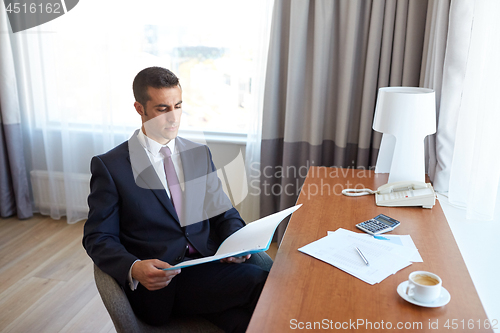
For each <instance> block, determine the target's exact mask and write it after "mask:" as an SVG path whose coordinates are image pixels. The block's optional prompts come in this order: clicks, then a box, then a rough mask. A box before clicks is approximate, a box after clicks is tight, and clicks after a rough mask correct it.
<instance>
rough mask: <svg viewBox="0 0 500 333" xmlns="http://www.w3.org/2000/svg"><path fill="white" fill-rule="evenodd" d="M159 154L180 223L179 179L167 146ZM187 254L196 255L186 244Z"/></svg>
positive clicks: (180, 196)
mask: <svg viewBox="0 0 500 333" xmlns="http://www.w3.org/2000/svg"><path fill="white" fill-rule="evenodd" d="M160 152H161V153H162V154H163V156H165V160H164V161H163V168H164V169H165V176H167V183H168V188H169V189H170V197H171V199H172V202H173V203H174V208H175V211H176V212H177V216H178V217H179V221H182V216H181V215H182V190H181V185H180V184H179V178H178V177H177V173H176V172H175V168H174V163H173V162H172V152H171V151H170V148H168V147H167V146H165V147H163V148H161V149H160ZM188 248H189V249H188V253H189V254H193V253H196V252H197V251H196V249H195V248H194V247H193V246H192V245H191V244H190V243H189V242H188Z"/></svg>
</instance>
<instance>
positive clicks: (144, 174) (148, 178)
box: [127, 130, 179, 222]
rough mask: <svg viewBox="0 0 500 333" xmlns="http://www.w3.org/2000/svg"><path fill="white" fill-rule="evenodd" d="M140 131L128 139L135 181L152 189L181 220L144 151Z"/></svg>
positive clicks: (145, 187)
mask: <svg viewBox="0 0 500 333" xmlns="http://www.w3.org/2000/svg"><path fill="white" fill-rule="evenodd" d="M138 131H139V130H137V131H136V132H135V133H134V134H133V135H132V136H131V137H130V139H129V140H128V147H129V156H127V159H128V160H129V162H130V164H131V166H132V171H133V173H134V179H135V183H136V184H137V186H139V187H141V188H144V189H149V190H151V191H152V192H153V193H154V195H155V196H156V197H157V198H158V200H159V201H160V202H161V204H162V205H163V206H164V207H165V208H166V209H167V211H168V212H169V213H170V214H171V215H172V217H174V218H175V219H176V220H177V222H179V217H178V216H177V212H176V211H175V208H174V206H173V204H172V201H171V200H170V198H169V197H168V195H167V192H166V191H165V188H164V187H163V184H162V182H161V181H160V178H158V175H157V174H156V171H155V169H154V168H153V166H152V165H151V162H150V160H149V157H148V155H147V154H146V152H145V151H144V147H142V145H141V144H140V142H139V140H138V139H137V132H138Z"/></svg>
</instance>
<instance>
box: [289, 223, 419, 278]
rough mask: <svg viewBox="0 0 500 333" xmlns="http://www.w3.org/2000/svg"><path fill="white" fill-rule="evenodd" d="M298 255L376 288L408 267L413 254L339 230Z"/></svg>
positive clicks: (412, 252)
mask: <svg viewBox="0 0 500 333" xmlns="http://www.w3.org/2000/svg"><path fill="white" fill-rule="evenodd" d="M356 247H358V248H359V249H360V250H361V252H362V253H363V255H364V256H365V257H366V259H367V260H368V262H369V265H368V266H367V265H366V264H365V263H364V261H363V260H362V258H361V257H360V256H359V254H358V253H357V251H356ZM299 251H301V252H303V253H306V254H308V255H311V256H313V257H315V258H317V259H320V260H322V261H324V262H327V263H329V264H331V265H333V266H335V267H337V268H339V269H341V270H343V271H345V272H347V273H349V274H351V275H353V276H355V277H357V278H359V279H361V280H363V281H365V282H367V283H369V284H375V283H378V282H380V281H382V280H384V279H385V278H387V277H388V276H390V275H392V274H394V273H396V272H397V271H399V270H400V269H402V268H404V267H407V266H409V265H411V262H410V261H409V260H408V259H409V258H410V257H411V256H412V255H413V254H414V251H415V250H414V249H410V248H405V247H402V246H400V245H396V244H392V243H390V242H380V241H378V240H375V239H371V238H367V237H365V236H364V235H362V234H358V233H355V232H352V231H348V230H345V229H338V230H337V231H335V232H333V233H329V235H328V236H326V237H323V238H321V239H319V240H317V241H315V242H312V243H310V244H308V245H306V246H304V247H302V248H300V249H299Z"/></svg>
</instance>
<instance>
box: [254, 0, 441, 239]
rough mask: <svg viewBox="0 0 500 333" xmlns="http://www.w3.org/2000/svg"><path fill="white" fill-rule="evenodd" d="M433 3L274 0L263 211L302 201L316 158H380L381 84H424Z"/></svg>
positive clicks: (367, 161)
mask: <svg viewBox="0 0 500 333" xmlns="http://www.w3.org/2000/svg"><path fill="white" fill-rule="evenodd" d="M436 3H437V2H434V1H430V5H431V6H433V5H435V4H436ZM427 8H428V1H426V0H386V1H384V0H373V1H368V0H335V1H333V0H316V1H315V0H310V1H307V0H291V1H290V0H279V1H276V3H275V8H274V12H273V21H272V26H271V40H270V49H269V59H268V64H267V76H266V88H265V94H264V108H263V113H264V114H263V122H262V146H261V164H260V172H261V178H260V179H261V183H260V189H261V202H260V204H261V215H262V216H265V215H268V214H270V213H273V212H275V211H277V210H279V209H284V208H287V207H290V206H292V205H294V204H295V201H296V199H297V195H298V193H299V192H300V187H301V186H302V183H303V180H304V178H305V176H306V173H307V169H308V167H309V166H312V165H321V166H338V167H358V168H361V167H364V168H368V167H370V166H373V165H375V162H376V157H377V153H378V148H379V144H380V139H381V136H380V135H379V134H378V133H375V132H373V131H372V130H371V126H372V121H373V112H374V109H375V101H376V96H377V90H378V88H379V87H385V86H419V83H420V80H421V75H420V73H421V71H422V55H423V54H424V49H425V48H424V41H426V43H430V42H429V40H430V37H429V35H428V36H427V37H426V27H427V31H429V29H430V27H428V26H427V25H428V22H429V17H428V15H427ZM426 50H427V49H426ZM431 58H432V57H431ZM425 59H428V60H429V61H430V59H429V55H428V54H427V53H426V54H425ZM426 61H427V60H426ZM285 228H286V223H282V224H281V225H280V228H279V229H278V233H277V235H278V239H281V236H282V234H283V232H284V230H285Z"/></svg>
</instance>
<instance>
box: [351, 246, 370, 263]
mask: <svg viewBox="0 0 500 333" xmlns="http://www.w3.org/2000/svg"><path fill="white" fill-rule="evenodd" d="M354 248H355V249H356V251H358V254H359V255H360V257H361V259H363V261H364V262H365V264H366V266H368V265H370V263H369V262H368V260H366V258H365V256H364V255H363V253H361V251H360V250H359V249H358V247H357V246H355V247H354Z"/></svg>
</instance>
